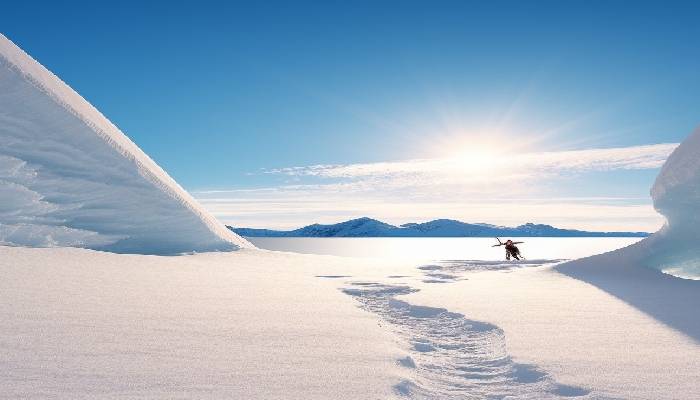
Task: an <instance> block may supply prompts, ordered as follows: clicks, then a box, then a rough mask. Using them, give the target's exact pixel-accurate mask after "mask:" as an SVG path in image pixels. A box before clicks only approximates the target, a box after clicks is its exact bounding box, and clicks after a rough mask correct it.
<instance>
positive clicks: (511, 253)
mask: <svg viewBox="0 0 700 400" xmlns="http://www.w3.org/2000/svg"><path fill="white" fill-rule="evenodd" d="M510 257H513V258H515V259H516V260H520V249H518V246H516V245H515V243H513V241H512V240H510V239H508V240H507V241H506V260H510Z"/></svg>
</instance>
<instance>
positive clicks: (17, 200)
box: [0, 34, 252, 254]
mask: <svg viewBox="0 0 700 400" xmlns="http://www.w3.org/2000/svg"><path fill="white" fill-rule="evenodd" d="M0 197H1V198H2V202H1V203H0V244H6V245H20V246H40V247H46V246H74V247H85V248H91V249H98V250H107V251H114V252H121V253H143V254H173V253H182V252H191V251H213V250H234V249H237V248H240V247H249V246H252V245H250V244H249V243H248V242H247V241H246V240H245V239H243V238H241V237H240V236H238V235H236V234H234V233H233V232H231V231H229V230H228V229H227V228H226V227H225V226H224V225H223V224H221V223H220V222H219V221H217V220H216V219H215V218H214V217H213V216H211V215H210V214H209V213H208V212H206V211H205V210H204V209H203V208H202V207H201V206H200V205H199V204H197V202H196V201H195V200H194V199H193V198H192V197H191V196H190V195H189V194H188V193H187V192H186V191H185V190H183V189H182V187H180V185H178V184H177V183H176V182H175V181H174V180H173V179H172V178H171V177H170V176H168V174H167V173H166V172H165V171H163V170H162V169H161V168H160V167H159V166H158V165H157V164H156V163H155V162H154V161H153V160H151V158H149V157H148V156H147V155H146V154H145V153H144V152H143V151H141V149H139V148H138V147H137V146H136V144H134V143H133V142H132V141H131V140H130V139H129V138H128V137H127V136H126V135H124V134H123V133H122V132H121V131H120V130H119V129H118V128H117V127H116V126H115V125H113V124H112V123H111V122H110V121H109V120H108V119H107V118H105V117H104V116H103V115H102V114H101V113H100V112H99V111H98V110H97V109H95V108H94V107H93V106H92V105H90V104H89V103H88V102H87V101H86V100H85V99H83V98H82V97H81V96H80V95H79V94H78V93H76V92H75V91H74V90H72V89H71V88H70V87H69V86H68V85H66V84H65V83H64V82H62V81H61V80H60V79H59V78H58V77H56V76H55V75H53V74H52V73H51V72H50V71H48V70H47V69H46V68H44V67H43V66H42V65H40V64H39V63H38V62H36V61H35V60H34V59H32V58H31V57H30V56H29V55H27V54H26V53H25V52H24V51H22V50H21V49H20V48H18V47H17V46H16V45H15V44H14V43H12V42H11V41H10V40H8V39H7V38H6V37H5V36H3V35H2V34H0Z"/></svg>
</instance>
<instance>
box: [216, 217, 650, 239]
mask: <svg viewBox="0 0 700 400" xmlns="http://www.w3.org/2000/svg"><path fill="white" fill-rule="evenodd" d="M228 228H229V229H231V230H232V231H234V232H236V233H237V234H239V235H242V236H247V237H492V236H510V237H519V236H520V237H533V236H534V237H537V236H540V237H645V236H649V233H647V232H588V231H579V230H575V229H560V228H555V227H553V226H551V225H544V224H532V223H527V224H525V225H520V226H517V227H515V228H510V227H506V226H497V225H491V224H484V223H474V224H469V223H466V222H461V221H456V220H452V219H436V220H434V221H430V222H423V223H409V224H403V225H401V226H395V225H390V224H387V223H385V222H382V221H377V220H376V219H372V218H367V217H364V218H358V219H352V220H349V221H345V222H340V223H338V224H331V225H321V224H313V225H308V226H305V227H303V228H299V229H294V230H291V231H276V230H270V229H253V228H233V227H230V226H229V227H228Z"/></svg>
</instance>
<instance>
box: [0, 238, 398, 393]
mask: <svg viewBox="0 0 700 400" xmlns="http://www.w3.org/2000/svg"><path fill="white" fill-rule="evenodd" d="M348 270H352V264H351V263H349V262H348V261H343V260H339V259H337V258H332V257H318V256H302V255H293V254H275V253H271V252H262V251H260V250H248V249H245V250H241V251H237V252H219V253H206V254H196V255H182V256H177V257H162V256H144V255H127V254H113V253H105V252H96V251H92V250H85V249H71V248H52V249H36V248H21V247H3V246H0V276H2V279H0V321H2V323H1V324H0V399H95V398H99V399H145V398H147V399H155V398H162V399H174V398H181V399H300V400H302V399H303V400H307V399H319V400H325V399H387V398H391V397H392V396H393V394H394V389H393V385H395V384H398V383H399V382H401V381H402V380H404V375H405V374H406V373H407V371H408V369H406V368H404V367H402V366H400V365H399V364H398V363H397V361H396V360H397V359H399V358H402V357H405V352H403V351H402V350H401V349H399V348H398V346H397V344H396V342H395V340H394V338H393V336H392V335H391V334H390V333H389V332H388V331H386V330H384V329H383V328H382V327H381V326H380V325H379V324H378V318H377V317H376V316H374V315H372V314H368V313H365V312H363V311H361V310H360V309H359V308H357V307H356V306H355V302H354V300H353V299H352V298H350V297H348V296H344V295H343V294H342V293H341V292H340V291H339V290H338V289H337V288H336V287H335V286H334V285H333V284H332V281H333V280H332V279H327V278H319V277H316V275H321V274H334V273H338V272H339V271H345V272H347V271H348Z"/></svg>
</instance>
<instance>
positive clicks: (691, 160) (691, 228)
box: [641, 128, 700, 278]
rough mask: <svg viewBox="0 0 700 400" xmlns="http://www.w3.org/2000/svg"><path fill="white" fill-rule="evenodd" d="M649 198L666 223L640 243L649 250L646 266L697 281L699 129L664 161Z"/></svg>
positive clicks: (699, 256)
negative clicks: (693, 278) (694, 278)
mask: <svg viewBox="0 0 700 400" xmlns="http://www.w3.org/2000/svg"><path fill="white" fill-rule="evenodd" d="M651 197H652V199H653V200H654V208H656V210H657V211H658V212H659V213H661V214H663V215H664V216H665V217H666V224H665V225H664V227H663V228H662V229H661V230H660V231H659V232H658V233H656V234H655V235H654V236H652V237H650V238H649V239H648V240H646V241H644V242H642V243H641V244H643V245H645V246H647V247H649V249H648V256H649V259H648V260H647V261H646V263H647V264H650V266H653V267H656V268H659V269H661V270H664V271H667V272H670V273H673V274H677V275H679V276H687V277H696V278H700V251H699V250H698V244H699V243H700V224H699V223H700V211H698V205H699V204H700V128H698V129H696V130H695V132H693V133H692V134H691V135H690V136H689V137H688V138H687V139H686V140H685V141H683V143H681V145H680V146H678V148H676V150H675V151H674V152H673V153H671V155H670V156H669V158H668V160H666V163H665V164H664V165H663V167H662V168H661V172H660V173H659V176H658V177H657V178H656V181H655V182H654V186H653V187H652V189H651Z"/></svg>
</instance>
